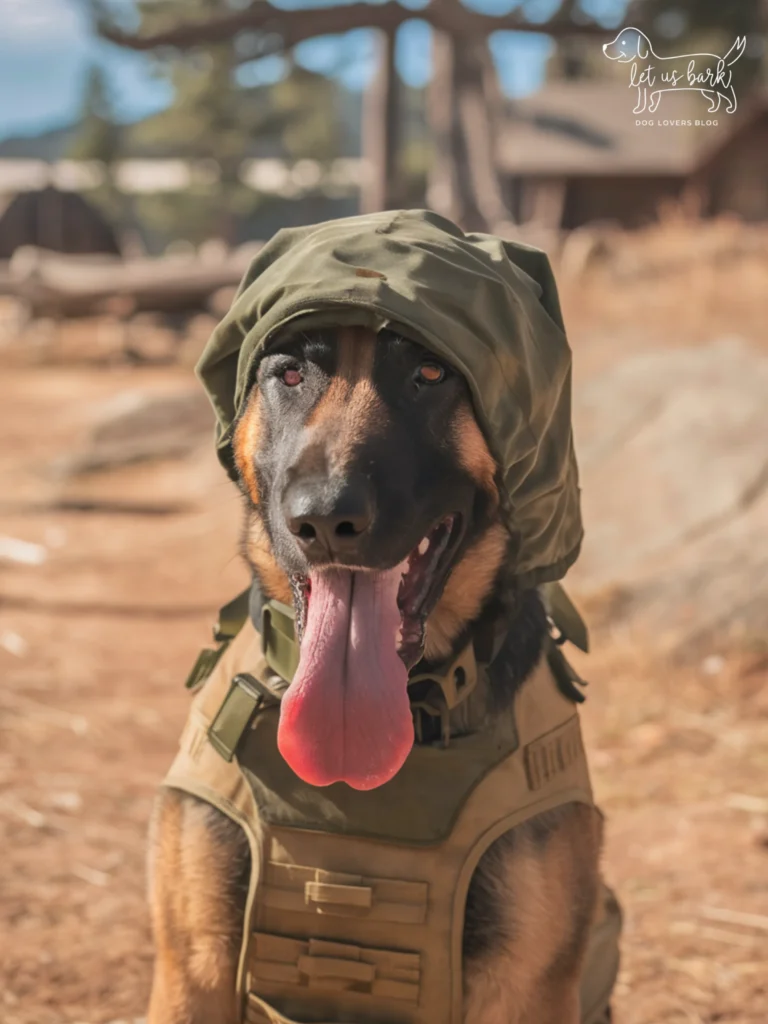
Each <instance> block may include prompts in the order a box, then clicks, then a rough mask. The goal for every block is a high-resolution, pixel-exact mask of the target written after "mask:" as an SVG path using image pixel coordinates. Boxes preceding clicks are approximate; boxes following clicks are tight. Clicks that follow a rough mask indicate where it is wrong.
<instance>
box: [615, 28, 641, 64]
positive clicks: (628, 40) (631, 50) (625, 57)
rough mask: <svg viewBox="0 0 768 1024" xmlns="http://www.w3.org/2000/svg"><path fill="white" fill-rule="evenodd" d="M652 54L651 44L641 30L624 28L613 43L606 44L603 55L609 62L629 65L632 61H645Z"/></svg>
mask: <svg viewBox="0 0 768 1024" xmlns="http://www.w3.org/2000/svg"><path fill="white" fill-rule="evenodd" d="M650 52H651V44H650V42H649V41H648V38H647V36H645V35H644V34H643V33H642V32H641V31H640V30H639V29H636V28H624V29H622V30H621V32H619V34H618V35H617V36H616V38H615V39H614V40H613V42H611V43H605V45H604V46H603V53H604V54H605V56H606V57H607V58H608V59H609V60H617V61H618V62H619V63H620V64H627V63H628V62H629V61H631V60H638V59H640V60H645V59H646V58H647V57H648V56H649V55H650Z"/></svg>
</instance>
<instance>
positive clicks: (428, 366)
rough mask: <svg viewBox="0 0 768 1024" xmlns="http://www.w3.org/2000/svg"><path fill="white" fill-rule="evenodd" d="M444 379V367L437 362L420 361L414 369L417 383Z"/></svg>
mask: <svg viewBox="0 0 768 1024" xmlns="http://www.w3.org/2000/svg"><path fill="white" fill-rule="evenodd" d="M444 379H445V368H444V367H442V366H440V365H439V364H438V363H422V364H421V366H420V367H419V368H418V370H417V371H416V383H417V384H439V383H440V381H442V380H444Z"/></svg>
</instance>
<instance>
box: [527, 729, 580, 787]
mask: <svg viewBox="0 0 768 1024" xmlns="http://www.w3.org/2000/svg"><path fill="white" fill-rule="evenodd" d="M583 754H584V748H583V746H582V741H581V728H580V727H579V716H578V715H573V717H572V718H569V719H568V721H567V722H563V724H562V725H559V726H558V727H557V728H556V729H552V731H551V732H548V733H545V735H544V736H540V737H539V738H538V739H537V740H534V741H533V743H529V744H528V746H527V747H526V748H525V754H524V757H525V774H526V776H527V777H528V788H529V789H541V788H542V787H543V786H546V785H547V783H549V782H551V780H552V779H553V778H554V777H555V776H556V775H560V774H562V772H564V771H567V770H568V768H570V766H571V765H572V764H574V763H575V762H576V761H577V760H578V759H579V758H580V757H583Z"/></svg>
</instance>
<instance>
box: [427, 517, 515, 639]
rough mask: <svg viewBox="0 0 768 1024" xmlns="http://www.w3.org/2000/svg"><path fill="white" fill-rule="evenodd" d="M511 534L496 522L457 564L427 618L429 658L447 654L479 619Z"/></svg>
mask: <svg viewBox="0 0 768 1024" xmlns="http://www.w3.org/2000/svg"><path fill="white" fill-rule="evenodd" d="M508 540H509V535H508V534H507V531H506V529H505V528H504V527H503V526H502V525H501V523H494V524H493V525H491V526H490V527H489V528H488V529H487V530H486V531H485V533H484V534H483V535H482V536H481V537H480V538H479V539H478V540H477V541H476V542H475V543H474V544H473V545H472V546H471V547H470V548H469V549H468V550H467V552H466V553H465V555H464V557H463V558H462V559H461V561H460V562H458V564H457V565H456V566H455V567H454V569H453V571H452V572H451V575H450V576H449V577H448V582H447V583H446V585H445V590H444V591H443V593H442V595H441V597H440V600H439V601H438V602H437V605H436V607H435V609H434V611H433V612H432V614H431V615H430V616H429V618H428V619H427V629H426V643H425V645H424V653H425V655H426V657H427V658H440V657H446V656H447V655H448V654H450V652H451V645H452V643H453V641H454V639H455V638H456V637H457V636H458V635H459V633H460V632H461V631H462V629H463V628H464V626H465V625H466V624H467V623H468V622H471V621H472V620H473V619H475V618H477V616H478V615H479V613H480V608H481V606H482V604H483V601H484V600H485V597H486V595H487V594H488V591H489V590H490V589H491V586H492V585H493V581H494V580H495V579H496V576H497V575H498V572H499V569H500V568H501V565H502V562H503V561H504V556H505V554H506V550H507V542H508Z"/></svg>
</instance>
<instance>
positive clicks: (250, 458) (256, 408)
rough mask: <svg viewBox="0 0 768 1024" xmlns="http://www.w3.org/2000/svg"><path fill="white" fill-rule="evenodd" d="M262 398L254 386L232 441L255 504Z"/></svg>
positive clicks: (257, 502) (256, 503) (238, 466)
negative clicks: (256, 458) (256, 455)
mask: <svg viewBox="0 0 768 1024" xmlns="http://www.w3.org/2000/svg"><path fill="white" fill-rule="evenodd" d="M260 398H261V394H260V392H259V389H258V388H253V390H252V391H251V395H250V397H249V399H248V404H247V406H246V407H245V412H244V413H243V415H242V416H241V418H240V422H239V423H238V424H237V429H236V430H235V436H234V438H233V443H232V449H233V451H234V453H235V463H236V465H237V468H238V470H239V471H240V476H241V477H242V479H243V483H244V484H245V487H246V490H247V492H248V497H249V498H250V499H251V501H252V502H253V504H254V505H258V504H259V486H258V483H257V482H256V466H255V464H254V455H255V453H256V450H257V448H258V446H259V435H260V433H261V408H260V405H261V403H260Z"/></svg>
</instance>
